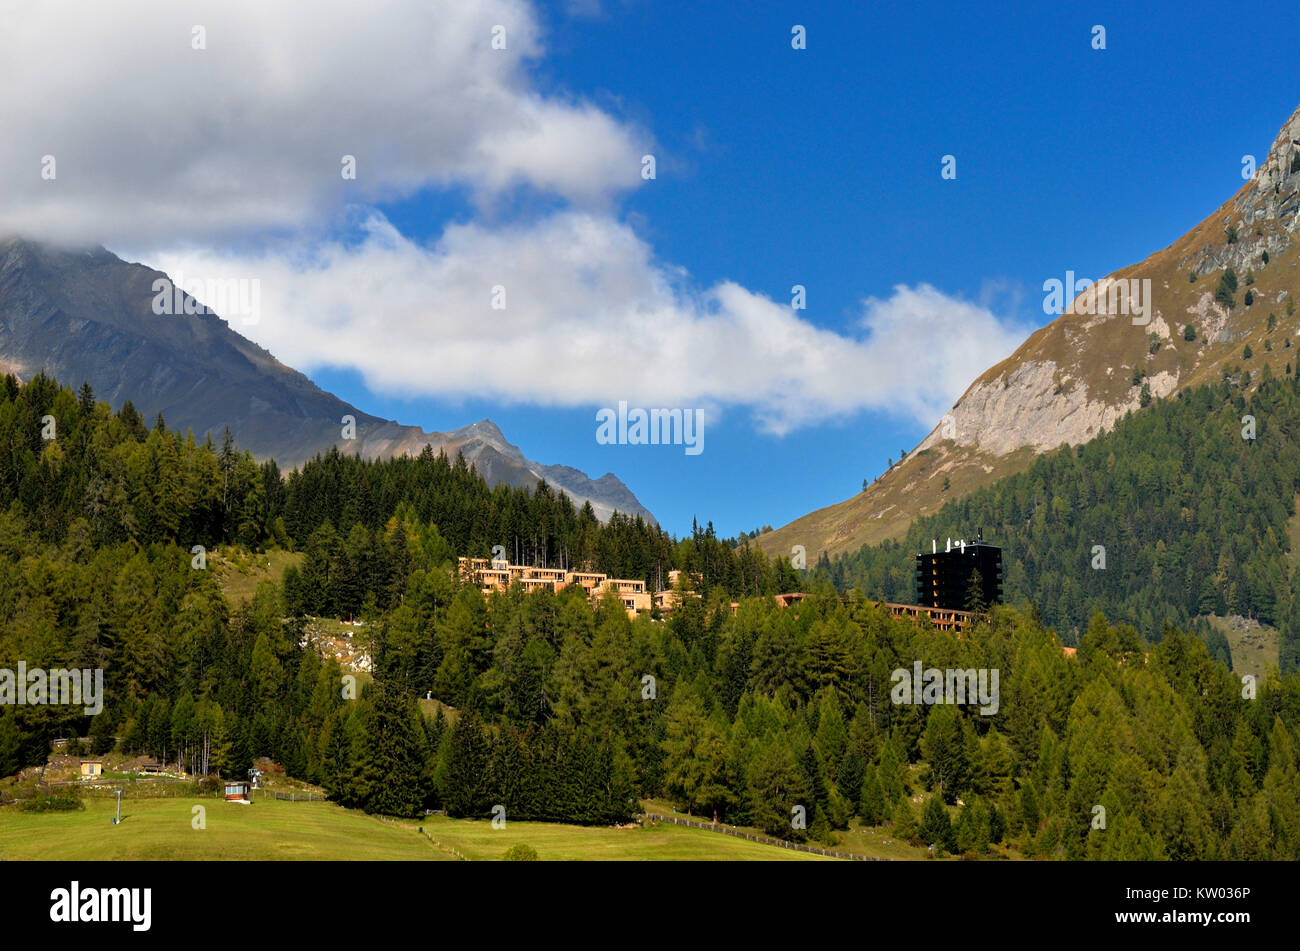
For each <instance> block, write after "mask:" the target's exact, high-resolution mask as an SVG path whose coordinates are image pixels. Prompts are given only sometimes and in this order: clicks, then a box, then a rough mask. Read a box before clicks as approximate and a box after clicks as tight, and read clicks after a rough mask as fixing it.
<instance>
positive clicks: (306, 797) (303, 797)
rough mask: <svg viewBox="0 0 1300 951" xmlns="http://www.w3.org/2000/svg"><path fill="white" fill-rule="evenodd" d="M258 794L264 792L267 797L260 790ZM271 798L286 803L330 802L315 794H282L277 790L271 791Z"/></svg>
mask: <svg viewBox="0 0 1300 951" xmlns="http://www.w3.org/2000/svg"><path fill="white" fill-rule="evenodd" d="M258 792H262V793H263V794H264V795H265V792H264V790H258ZM271 798H272V799H282V800H284V801H285V802H328V801H329V800H328V798H327V797H325V796H317V795H316V794H315V793H309V792H288V793H282V792H276V791H275V790H271Z"/></svg>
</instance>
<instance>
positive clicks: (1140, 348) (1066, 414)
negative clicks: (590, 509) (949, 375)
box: [755, 108, 1300, 559]
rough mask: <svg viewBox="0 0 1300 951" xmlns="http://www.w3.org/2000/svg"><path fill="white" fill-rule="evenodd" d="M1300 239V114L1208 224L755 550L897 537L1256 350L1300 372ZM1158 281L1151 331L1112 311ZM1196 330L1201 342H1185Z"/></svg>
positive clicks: (1278, 368)
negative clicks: (843, 495)
mask: <svg viewBox="0 0 1300 951" xmlns="http://www.w3.org/2000/svg"><path fill="white" fill-rule="evenodd" d="M1230 229H1231V230H1230ZM1297 235H1300V108H1298V109H1296V110H1295V111H1294V112H1293V113H1292V115H1291V117H1290V118H1289V119H1288V120H1287V121H1286V122H1285V123H1283V125H1282V127H1281V129H1280V131H1279V132H1278V134H1277V136H1276V137H1275V139H1274V141H1273V143H1272V145H1271V146H1270V149H1269V153H1268V156H1267V158H1266V159H1265V161H1264V162H1263V163H1262V164H1261V165H1259V166H1258V168H1257V169H1256V173H1255V175H1254V176H1253V177H1252V178H1251V179H1250V180H1248V181H1246V182H1244V183H1243V184H1242V186H1241V187H1240V188H1239V189H1238V190H1237V192H1236V193H1235V194H1233V195H1232V197H1230V198H1229V199H1228V200H1227V201H1225V202H1224V203H1223V204H1222V205H1220V206H1219V207H1218V208H1217V209H1215V210H1214V211H1213V212H1212V213H1211V214H1210V215H1208V216H1207V217H1206V218H1204V219H1203V220H1202V221H1201V222H1200V223H1199V224H1198V225H1197V226H1196V227H1194V228H1192V229H1191V230H1190V231H1188V232H1187V233H1185V234H1183V235H1182V236H1181V237H1179V238H1177V239H1176V240H1174V241H1173V242H1172V243H1171V244H1169V245H1168V246H1167V247H1165V248H1163V249H1162V250H1159V251H1156V252H1154V253H1152V254H1150V255H1148V256H1147V257H1146V258H1144V259H1143V260H1142V261H1139V262H1137V263H1136V264H1132V265H1129V266H1128V267H1125V268H1121V269H1120V270H1118V271H1115V272H1113V273H1112V274H1110V275H1108V276H1106V277H1105V278H1102V279H1101V280H1099V281H1097V282H1096V284H1095V285H1093V289H1092V291H1091V293H1089V292H1087V291H1085V292H1084V293H1082V294H1080V295H1079V296H1078V297H1076V298H1075V299H1074V300H1073V301H1071V302H1070V304H1069V306H1067V307H1066V308H1065V309H1064V311H1063V312H1062V313H1061V314H1060V316H1058V317H1057V318H1056V319H1054V320H1053V321H1051V322H1050V323H1048V324H1046V325H1045V326H1043V327H1040V328H1039V329H1038V330H1036V331H1034V332H1033V333H1032V334H1030V335H1029V337H1028V338H1027V339H1026V340H1025V341H1024V343H1022V344H1021V345H1020V347H1018V348H1017V349H1016V351H1015V352H1014V353H1012V354H1011V355H1010V356H1009V357H1007V358H1006V359H1005V360H1002V361H1000V362H999V363H997V364H994V365H993V366H992V367H990V368H989V369H987V370H986V371H984V373H982V374H980V376H978V377H977V378H976V379H975V380H974V381H972V383H971V384H970V386H969V387H967V389H966V391H965V392H964V393H963V394H962V396H961V397H960V398H959V399H958V400H957V402H956V403H955V404H954V405H953V408H952V409H951V410H950V411H949V413H948V414H946V415H945V417H944V419H941V420H940V421H939V423H938V424H937V425H936V426H935V427H934V428H933V429H932V430H931V431H930V433H929V434H928V435H927V436H926V437H925V438H924V439H923V440H921V442H920V443H918V445H917V446H916V448H915V449H914V450H913V451H912V452H910V453H908V454H907V456H906V458H905V459H903V460H901V461H900V462H899V463H898V464H897V465H895V466H893V467H892V468H891V469H890V470H889V471H887V472H886V473H884V474H883V475H882V476H880V478H879V479H877V480H876V481H875V482H874V483H872V484H871V485H870V486H868V488H867V489H866V490H864V491H863V492H861V493H859V494H858V495H856V496H854V497H852V498H849V499H846V500H844V501H842V502H838V503H836V504H833V505H830V506H827V507H825V508H821V509H817V510H815V511H813V512H810V513H808V514H807V515H804V516H801V517H800V518H798V519H795V520H793V521H792V522H790V523H788V524H786V525H784V526H781V527H780V528H778V529H776V530H774V531H771V532H765V533H763V534H762V535H759V536H758V537H757V539H755V544H757V545H758V546H759V547H761V548H762V549H763V550H764V551H766V552H767V553H769V554H773V555H786V556H789V555H790V553H791V551H792V550H793V549H794V547H795V546H799V545H802V546H803V547H804V549H805V550H806V552H807V556H808V557H809V559H813V558H816V557H818V556H820V555H821V554H822V553H826V554H827V555H831V556H833V555H837V554H842V553H845V552H849V551H854V550H856V549H858V548H860V547H861V546H862V545H864V544H875V543H878V542H881V541H884V540H886V539H890V538H897V537H899V536H901V535H902V534H903V533H904V532H905V531H906V529H907V526H908V525H909V524H910V523H911V522H912V520H913V519H915V518H916V517H918V516H920V515H924V514H930V513H932V512H934V511H937V510H938V509H939V508H940V507H941V506H942V505H943V504H944V503H945V502H947V501H948V500H950V499H952V498H960V497H962V496H963V495H965V494H967V493H969V492H970V491H972V490H974V489H976V488H978V487H980V486H982V485H987V484H989V483H990V482H993V481H996V480H997V479H1000V478H1002V477H1003V476H1007V475H1011V474H1014V473H1016V472H1020V471H1023V470H1024V469H1025V468H1026V467H1027V466H1028V465H1029V463H1030V462H1031V461H1032V460H1033V459H1034V458H1035V457H1036V456H1037V455H1039V454H1041V453H1044V452H1048V451H1051V450H1053V449H1055V448H1057V447H1058V446H1060V445H1061V444H1062V443H1066V444H1071V445H1074V444H1079V443H1082V442H1087V441H1089V440H1091V439H1093V438H1095V437H1096V436H1097V435H1098V434H1099V433H1101V432H1103V431H1105V430H1107V429H1109V428H1111V427H1113V426H1114V424H1115V422H1116V421H1118V420H1119V419H1121V418H1123V416H1124V415H1125V414H1126V413H1129V412H1135V411H1138V410H1140V409H1141V408H1142V406H1143V405H1145V404H1144V403H1143V400H1144V399H1146V400H1154V399H1160V398H1164V397H1168V396H1171V395H1172V394H1174V393H1176V392H1178V391H1180V390H1183V389H1185V388H1187V387H1189V386H1194V385H1196V384H1198V383H1202V382H1207V381H1209V380H1212V379H1215V378H1217V377H1218V375H1219V374H1221V373H1230V372H1231V371H1232V368H1233V367H1234V366H1236V367H1237V369H1238V372H1240V370H1241V369H1242V368H1241V367H1240V366H1239V364H1240V363H1244V362H1245V361H1246V359H1247V358H1246V357H1244V355H1243V354H1244V346H1245V345H1249V344H1250V343H1251V342H1254V343H1255V344H1257V347H1256V348H1252V357H1251V358H1250V359H1252V360H1253V361H1254V362H1255V366H1254V367H1253V369H1256V370H1258V369H1259V367H1260V366H1261V365H1268V366H1269V367H1270V371H1271V372H1273V373H1274V374H1275V375H1280V374H1282V373H1283V372H1284V364H1285V365H1287V366H1289V365H1291V364H1293V363H1294V362H1295V356H1294V353H1295V348H1293V347H1292V346H1291V344H1290V338H1291V337H1292V336H1294V334H1295V332H1296V330H1297V320H1296V318H1295V317H1294V310H1292V313H1287V312H1286V311H1287V309H1288V306H1289V307H1291V308H1292V309H1293V308H1294V306H1295V305H1294V304H1293V303H1291V302H1292V301H1293V300H1294V298H1295V297H1296V296H1297V294H1298V293H1300V276H1297V270H1296V269H1297V265H1298V264H1300V242H1297V241H1296V237H1297ZM1229 267H1231V268H1233V269H1234V272H1236V281H1237V283H1238V287H1237V289H1236V290H1235V291H1234V292H1233V293H1232V294H1231V295H1230V296H1231V297H1232V298H1233V303H1232V304H1231V306H1229V305H1227V304H1226V303H1224V302H1222V301H1220V300H1218V299H1216V294H1217V291H1218V287H1217V285H1216V284H1215V283H1214V279H1215V277H1216V276H1217V277H1219V278H1223V277H1224V276H1225V273H1226V269H1227V268H1229ZM1207 278H1208V280H1207ZM1146 280H1149V281H1150V282H1151V284H1150V288H1151V297H1150V299H1149V300H1148V301H1147V303H1146V310H1147V313H1146V314H1145V315H1142V316H1145V317H1146V322H1145V323H1137V324H1135V323H1133V319H1134V315H1132V314H1129V313H1125V312H1124V311H1123V310H1122V309H1120V308H1116V310H1117V311H1119V312H1116V313H1111V312H1110V304H1111V301H1110V300H1108V299H1107V298H1108V292H1109V291H1110V289H1111V288H1112V287H1116V288H1119V287H1121V286H1122V287H1123V288H1125V289H1127V290H1130V291H1131V289H1132V288H1133V287H1134V285H1132V284H1127V285H1119V283H1118V282H1120V281H1127V282H1132V281H1137V282H1141V281H1146ZM1137 286H1141V285H1140V284H1139V285H1137ZM1045 289H1046V288H1045ZM1246 292H1249V294H1250V298H1251V303H1249V304H1248V303H1247V302H1246ZM1270 313H1272V314H1274V316H1275V319H1276V320H1277V321H1278V322H1280V323H1281V324H1282V325H1283V326H1285V327H1286V329H1287V334H1286V337H1287V341H1286V346H1285V347H1279V348H1278V350H1277V351H1273V350H1271V349H1267V348H1266V345H1265V341H1264V337H1265V336H1266V333H1267V331H1266V330H1265V327H1266V325H1267V320H1268V318H1267V315H1268V314H1270ZM1189 325H1190V326H1191V327H1192V330H1193V332H1194V334H1195V337H1194V339H1193V340H1186V339H1184V336H1185V328H1186V327H1187V326H1189ZM1247 369H1251V367H1247Z"/></svg>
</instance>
